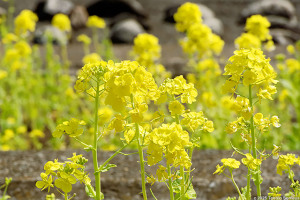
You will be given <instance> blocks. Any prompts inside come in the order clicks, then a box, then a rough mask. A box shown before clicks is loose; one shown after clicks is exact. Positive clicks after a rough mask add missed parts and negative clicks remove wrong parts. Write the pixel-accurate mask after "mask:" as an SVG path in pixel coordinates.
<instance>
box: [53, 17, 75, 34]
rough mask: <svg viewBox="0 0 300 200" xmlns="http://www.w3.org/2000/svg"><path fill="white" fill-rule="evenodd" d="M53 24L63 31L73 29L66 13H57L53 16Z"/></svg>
mask: <svg viewBox="0 0 300 200" xmlns="http://www.w3.org/2000/svg"><path fill="white" fill-rule="evenodd" d="M51 23H52V25H53V26H55V27H56V28H58V29H59V30H62V31H70V30H71V22H70V19H69V17H68V16H67V15H65V14H61V13H59V14H56V15H54V17H53V18H52V21H51Z"/></svg>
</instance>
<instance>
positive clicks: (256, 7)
mask: <svg viewBox="0 0 300 200" xmlns="http://www.w3.org/2000/svg"><path fill="white" fill-rule="evenodd" d="M255 14H260V15H264V16H268V15H275V16H282V17H285V18H287V19H289V20H290V23H297V17H296V10H295V7H294V5H293V4H292V3H291V2H290V1H288V0H259V1H256V2H253V3H251V4H250V5H248V6H247V7H246V8H245V9H243V10H242V12H241V20H240V23H245V21H246V19H247V18H248V17H250V16H251V15H255Z"/></svg>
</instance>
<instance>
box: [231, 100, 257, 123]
mask: <svg viewBox="0 0 300 200" xmlns="http://www.w3.org/2000/svg"><path fill="white" fill-rule="evenodd" d="M231 109H232V110H234V111H235V112H236V113H237V114H239V115H241V116H242V117H243V118H245V119H246V120H248V119H250V117H251V115H252V111H251V107H250V102H249V99H247V98H245V97H241V96H239V95H238V96H237V97H236V99H235V100H234V103H233V104H232V106H231Z"/></svg>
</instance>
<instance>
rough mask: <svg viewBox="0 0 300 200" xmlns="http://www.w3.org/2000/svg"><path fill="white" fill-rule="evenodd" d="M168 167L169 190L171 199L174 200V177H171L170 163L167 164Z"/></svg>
mask: <svg viewBox="0 0 300 200" xmlns="http://www.w3.org/2000/svg"><path fill="white" fill-rule="evenodd" d="M167 169H168V176H169V179H168V182H169V191H170V200H174V191H173V185H172V177H171V175H172V174H171V167H170V165H167Z"/></svg>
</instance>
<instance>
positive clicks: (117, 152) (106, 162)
mask: <svg viewBox="0 0 300 200" xmlns="http://www.w3.org/2000/svg"><path fill="white" fill-rule="evenodd" d="M129 144H130V143H129ZM129 144H126V145H124V146H123V147H121V148H120V149H119V150H118V151H116V152H115V153H114V154H113V155H112V156H110V157H109V158H108V159H107V160H106V161H105V162H104V163H103V164H102V166H105V165H107V164H108V163H109V161H111V159H113V158H114V157H115V156H116V155H118V154H119V153H120V152H121V151H122V150H123V149H124V148H125V147H127V146H128V145H129Z"/></svg>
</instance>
